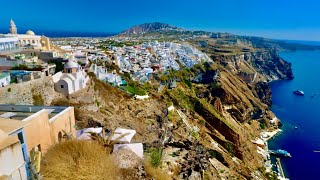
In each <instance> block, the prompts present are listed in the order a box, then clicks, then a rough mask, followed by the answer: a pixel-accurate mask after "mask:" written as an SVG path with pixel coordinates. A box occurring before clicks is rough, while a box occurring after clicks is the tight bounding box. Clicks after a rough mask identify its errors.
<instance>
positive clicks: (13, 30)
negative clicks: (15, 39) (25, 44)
mask: <svg viewBox="0 0 320 180" xmlns="http://www.w3.org/2000/svg"><path fill="white" fill-rule="evenodd" d="M9 30H10V33H11V34H17V33H18V30H17V26H16V24H15V23H14V21H13V20H12V19H11V21H10V29H9Z"/></svg>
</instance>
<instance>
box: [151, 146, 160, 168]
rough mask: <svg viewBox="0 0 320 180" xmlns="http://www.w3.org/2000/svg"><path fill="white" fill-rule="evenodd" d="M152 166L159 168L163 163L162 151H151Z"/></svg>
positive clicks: (156, 149)
mask: <svg viewBox="0 0 320 180" xmlns="http://www.w3.org/2000/svg"><path fill="white" fill-rule="evenodd" d="M150 157H151V159H150V160H151V165H152V166H153V167H159V166H160V165H161V163H162V149H160V148H159V149H158V148H151V149H150Z"/></svg>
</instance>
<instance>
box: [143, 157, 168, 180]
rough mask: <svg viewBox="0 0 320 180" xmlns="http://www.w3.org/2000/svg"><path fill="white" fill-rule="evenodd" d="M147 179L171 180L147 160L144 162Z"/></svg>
mask: <svg viewBox="0 0 320 180" xmlns="http://www.w3.org/2000/svg"><path fill="white" fill-rule="evenodd" d="M144 168H145V171H146V174H147V177H149V178H150V179H154V180H171V179H172V178H171V177H170V175H169V174H168V173H167V172H165V171H164V170H162V169H160V168H159V167H154V166H153V165H152V164H151V163H150V161H149V160H148V159H145V160H144Z"/></svg>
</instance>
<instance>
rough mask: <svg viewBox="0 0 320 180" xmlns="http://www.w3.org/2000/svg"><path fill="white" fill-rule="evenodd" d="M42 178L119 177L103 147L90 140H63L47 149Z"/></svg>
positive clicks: (95, 179) (70, 179)
mask: <svg viewBox="0 0 320 180" xmlns="http://www.w3.org/2000/svg"><path fill="white" fill-rule="evenodd" d="M40 173H41V175H42V176H43V177H44V179H49V180H50V179H52V180H53V179H54V180H56V179H57V180H59V179H61V180H62V179H69V180H73V179H75V180H76V179H77V180H78V179H94V180H98V179H108V180H109V179H110V180H111V179H119V178H120V173H119V169H118V168H117V167H116V165H115V163H114V162H113V159H112V158H111V157H110V155H109V154H107V153H106V151H105V149H104V148H103V147H102V146H101V145H99V144H98V143H96V142H92V141H65V142H62V143H59V144H57V145H55V146H53V147H52V148H51V149H49V150H48V152H47V153H46V155H45V156H44V159H43V161H42V167H41V172H40Z"/></svg>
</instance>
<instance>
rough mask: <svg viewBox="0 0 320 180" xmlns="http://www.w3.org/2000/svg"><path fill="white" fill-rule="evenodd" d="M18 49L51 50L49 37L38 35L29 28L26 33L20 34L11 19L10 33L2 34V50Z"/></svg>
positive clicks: (0, 43) (0, 36) (0, 46)
mask: <svg viewBox="0 0 320 180" xmlns="http://www.w3.org/2000/svg"><path fill="white" fill-rule="evenodd" d="M18 49H41V50H50V41H49V38H47V37H45V36H39V35H36V34H35V33H34V32H33V31H31V30H28V31H27V32H26V33H25V34H18V28H17V26H16V24H15V22H14V21H13V20H12V19H11V21H10V27H9V33H8V34H2V35H0V52H1V51H13V50H18Z"/></svg>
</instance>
